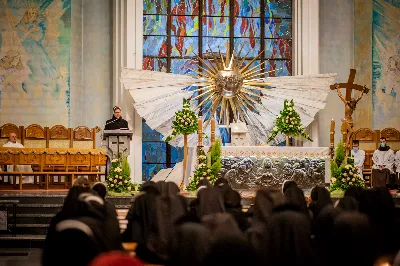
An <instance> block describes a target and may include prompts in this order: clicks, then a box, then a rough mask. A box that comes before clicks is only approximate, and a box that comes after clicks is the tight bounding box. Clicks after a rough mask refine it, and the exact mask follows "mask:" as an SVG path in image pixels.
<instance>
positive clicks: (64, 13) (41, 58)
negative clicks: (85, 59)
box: [0, 0, 71, 126]
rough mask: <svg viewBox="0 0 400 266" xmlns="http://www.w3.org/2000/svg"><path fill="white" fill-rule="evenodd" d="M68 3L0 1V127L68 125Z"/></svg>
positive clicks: (68, 0) (54, 0) (62, 0)
mask: <svg viewBox="0 0 400 266" xmlns="http://www.w3.org/2000/svg"><path fill="white" fill-rule="evenodd" d="M70 33H71V0H30V1H25V0H0V110H1V112H0V124H4V123H14V124H17V125H21V126H27V125H29V124H32V123H36V124H40V125H42V126H48V125H54V124H61V125H64V126H69V92H70V91H69V64H70Z"/></svg>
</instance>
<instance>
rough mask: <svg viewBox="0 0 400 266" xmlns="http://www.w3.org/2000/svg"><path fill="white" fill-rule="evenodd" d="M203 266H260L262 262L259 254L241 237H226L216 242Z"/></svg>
mask: <svg viewBox="0 0 400 266" xmlns="http://www.w3.org/2000/svg"><path fill="white" fill-rule="evenodd" d="M203 265H207V266H221V265H252V266H258V265H261V264H260V260H259V258H258V254H257V252H256V251H255V250H254V249H253V248H252V247H251V246H250V245H249V244H248V243H247V241H246V240H244V239H243V238H241V237H238V236H225V237H221V238H219V239H218V240H216V241H215V242H214V243H213V245H212V246H211V249H210V252H209V254H208V255H207V256H206V258H205V260H204V263H203Z"/></svg>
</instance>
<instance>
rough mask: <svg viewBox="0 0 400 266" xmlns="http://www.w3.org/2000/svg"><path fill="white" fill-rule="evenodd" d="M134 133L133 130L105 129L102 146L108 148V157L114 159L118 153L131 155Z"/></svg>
mask: <svg viewBox="0 0 400 266" xmlns="http://www.w3.org/2000/svg"><path fill="white" fill-rule="evenodd" d="M132 135H133V131H131V130H104V131H103V137H102V147H104V148H107V156H108V158H109V159H113V158H115V157H117V155H118V154H124V155H129V153H130V149H129V147H130V145H129V144H130V141H131V140H132Z"/></svg>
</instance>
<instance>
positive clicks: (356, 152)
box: [350, 140, 365, 178]
mask: <svg viewBox="0 0 400 266" xmlns="http://www.w3.org/2000/svg"><path fill="white" fill-rule="evenodd" d="M359 145H360V142H359V141H358V140H353V149H352V150H351V153H350V155H351V156H352V157H353V158H354V167H355V168H357V170H358V174H359V175H360V177H361V178H362V177H363V169H364V161H365V151H363V150H360V147H359Z"/></svg>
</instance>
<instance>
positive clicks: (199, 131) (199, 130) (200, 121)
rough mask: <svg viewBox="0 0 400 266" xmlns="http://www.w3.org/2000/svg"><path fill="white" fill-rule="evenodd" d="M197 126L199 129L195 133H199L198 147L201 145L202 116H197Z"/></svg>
mask: <svg viewBox="0 0 400 266" xmlns="http://www.w3.org/2000/svg"><path fill="white" fill-rule="evenodd" d="M198 127H199V129H198V130H197V134H198V135H199V144H198V146H199V147H202V146H203V118H202V117H201V116H199V121H198Z"/></svg>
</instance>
